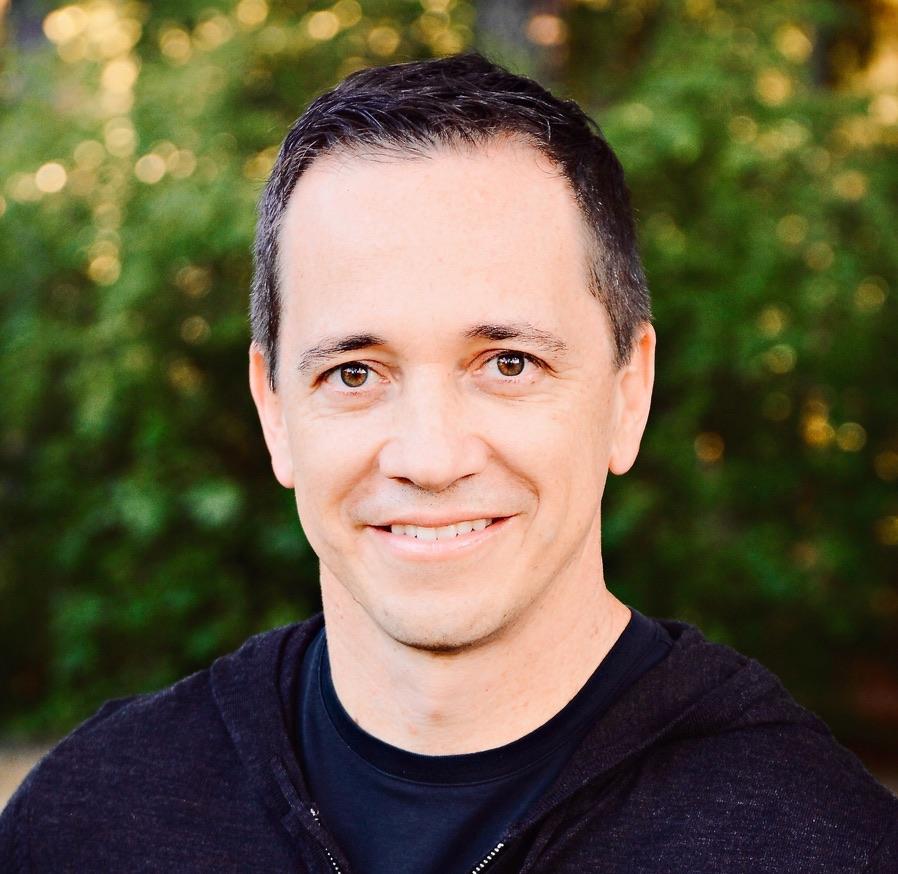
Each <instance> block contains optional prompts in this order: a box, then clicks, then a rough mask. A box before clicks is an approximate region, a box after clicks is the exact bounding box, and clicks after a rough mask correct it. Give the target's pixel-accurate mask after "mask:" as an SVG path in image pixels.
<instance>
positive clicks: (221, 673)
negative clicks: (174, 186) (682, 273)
mask: <svg viewBox="0 0 898 874" xmlns="http://www.w3.org/2000/svg"><path fill="white" fill-rule="evenodd" d="M252 295H253V296H252V324H253V338H254V339H253V343H252V345H251V347H250V365H249V371H250V387H251V391H252V395H253V398H254V400H255V403H256V406H257V409H258V412H259V416H260V420H261V424H262V428H263V431H264V436H265V440H266V443H267V446H268V449H269V451H270V453H271V460H272V467H273V470H274V474H275V476H276V478H277V480H278V481H279V482H280V483H281V485H283V486H284V487H286V488H290V489H293V490H294V491H295V495H296V504H297V510H298V513H299V519H300V521H301V523H302V527H303V530H304V531H305V533H306V536H307V537H308V540H309V542H310V544H311V545H312V547H313V548H314V550H315V552H316V554H317V555H318V557H319V559H320V568H321V575H320V576H321V593H322V601H323V606H324V611H323V617H322V616H318V617H314V618H312V619H310V620H308V621H306V622H303V623H298V624H295V625H291V626H288V627H285V628H280V629H275V630H273V631H270V632H267V633H264V634H261V635H258V636H257V637H255V638H252V639H251V640H249V641H248V642H247V643H246V644H245V645H244V646H243V647H242V648H241V649H240V650H239V651H238V652H236V653H234V654H232V655H229V656H227V657H224V658H222V659H219V660H218V661H216V662H215V663H214V664H213V665H212V666H211V668H210V669H208V670H205V671H201V672H199V673H197V674H194V675H192V676H190V677H187V678H186V679H184V680H182V681H180V682H179V683H176V684H175V685H174V686H172V687H170V688H168V689H165V690H163V691H161V692H157V693H155V694H149V695H141V696H135V697H133V698H128V699H121V700H117V701H112V702H109V703H107V704H106V705H105V706H104V707H103V708H102V709H101V710H100V711H99V712H98V713H97V714H96V715H95V716H94V717H93V718H92V719H90V720H88V721H87V722H86V723H85V724H84V725H82V726H81V727H80V728H79V729H77V730H76V731H75V732H74V733H73V734H71V735H70V736H69V737H68V738H66V739H65V740H64V741H62V743H61V744H60V745H59V746H57V748H56V749H55V750H54V751H53V752H51V753H50V754H49V756H48V757H47V758H45V759H44V760H43V761H42V762H41V763H40V764H39V765H38V766H37V767H36V768H35V770H34V771H33V772H32V774H31V775H29V777H28V778H27V780H26V782H25V784H24V785H23V787H22V788H21V789H20V791H19V792H18V793H17V795H16V796H15V797H14V799H13V800H12V802H11V803H10V806H9V808H8V810H7V811H6V813H5V814H4V816H3V819H2V821H0V848H2V852H0V858H2V859H3V864H4V869H3V870H10V871H54V872H55V871H91V872H93V871H132V870H141V871H179V872H181V871H213V870H214V871H303V872H305V871H308V872H327V871H338V872H344V874H346V872H349V871H354V872H362V874H377V872H409V874H411V872H415V874H421V872H432V874H437V872H439V874H453V872H459V874H463V872H469V871H470V872H481V871H490V872H498V871H505V872H512V871H514V872H518V871H530V872H571V874H573V872H593V871H594V872H653V874H655V872H700V871H707V872H712V871H713V872H720V871H745V872H771V871H789V872H793V871H794V872H798V871H801V872H815V874H817V872H861V871H864V872H886V871H896V870H898V800H896V799H895V798H894V797H893V796H892V795H891V794H890V793H889V792H888V791H887V790H886V789H885V788H883V787H882V786H880V785H879V784H878V783H876V781H875V780H874V779H873V778H872V777H871V776H870V775H869V774H868V773H867V772H866V770H865V769H864V768H863V766H862V765H861V763H860V762H859V761H858V760H857V758H856V757H855V756H853V755H852V754H851V753H849V752H848V751H847V750H845V749H844V748H843V747H841V746H839V745H838V744H837V743H836V742H835V740H834V739H833V738H832V736H831V734H830V733H829V732H828V730H827V728H826V726H824V725H823V724H822V723H821V722H820V721H819V720H818V719H817V718H816V717H815V716H813V715H812V714H811V713H809V712H808V711H806V710H804V709H802V708H801V707H800V706H799V705H798V704H796V703H795V702H794V701H793V700H792V699H791V698H790V697H789V695H788V694H787V693H786V691H785V690H784V689H783V688H782V686H781V685H780V683H779V682H778V680H777V679H776V678H775V677H774V676H773V675H771V674H770V673H769V672H767V671H766V670H765V669H764V668H763V667H761V666H760V665H759V664H758V663H757V662H755V661H753V660H750V659H747V658H745V657H744V656H741V655H739V654H738V653H736V652H734V651H733V650H731V649H729V648H727V647H723V646H719V645H715V644H711V643H709V642H708V641H707V640H705V638H704V637H703V636H702V634H701V633H700V632H699V631H698V629H696V628H694V627H692V626H690V625H687V624H686V623H683V622H677V621H672V620H664V621H660V620H654V619H650V618H648V617H646V616H644V615H642V614H641V613H639V611H637V610H635V609H633V608H631V607H628V606H627V605H625V604H622V603H621V602H620V601H619V600H618V599H617V598H615V597H614V596H613V595H612V594H611V593H610V592H609V591H608V589H607V588H606V585H605V580H604V577H603V572H602V558H601V552H600V542H601V537H600V530H601V514H600V502H601V497H602V493H603V490H604V485H605V478H606V476H607V472H608V471H610V472H611V473H614V474H624V473H626V471H627V470H628V469H629V468H630V467H631V466H632V464H633V462H634V460H635V458H636V455H637V452H638V449H639V443H640V439H641V436H642V433H643V429H644V427H645V424H646V420H647V417H648V412H649V404H650V397H651V391H652V383H653V375H654V350H655V333H654V330H653V328H652V325H651V317H650V308H649V298H648V292H647V289H646V285H645V281H644V278H643V273H642V269H641V266H640V262H639V257H638V254H637V251H636V246H635V240H634V232H633V225H632V218H631V214H630V209H629V205H628V198H627V194H626V189H625V186H624V181H623V175H622V171H621V168H620V166H619V164H618V162H617V160H616V159H615V157H614V155H613V154H612V152H611V150H610V148H609V147H608V145H607V143H605V141H604V140H603V139H602V137H601V135H600V134H599V133H598V131H597V130H596V129H595V128H593V127H591V126H590V124H589V122H588V120H587V118H586V117H585V116H584V115H583V113H582V112H581V110H580V109H579V108H578V107H577V106H575V105H574V104H572V103H566V102H562V101H560V100H558V99H556V98H554V97H553V96H551V95H550V94H548V93H547V92H546V91H544V90H543V89H542V88H540V87H539V86H538V85H537V84H535V83H534V82H532V81H530V80H527V79H523V78H520V77H517V76H514V75H511V74H510V73H508V72H506V71H505V70H502V69H501V68H499V67H496V66H494V65H492V64H491V63H489V62H488V61H486V60H485V59H483V58H482V57H480V56H477V55H464V56H456V57H452V58H446V59H442V60H435V61H427V62H421V63H412V64H405V65H395V66H392V67H386V68H382V69H372V70H367V71H364V72H360V73H357V74H355V75H353V76H350V77H349V78H348V79H347V80H346V81H344V82H343V83H342V84H341V85H339V86H338V87H337V88H336V89H334V90H333V91H331V92H328V93H326V94H324V95H323V96H321V97H320V98H318V99H317V100H316V101H315V102H314V103H313V104H312V105H311V106H310V107H309V109H308V110H307V111H306V113H305V114H304V115H303V116H302V117H301V118H300V119H299V120H298V121H297V123H296V124H295V125H294V127H293V128H292V129H291V131H290V133H289V134H288V136H287V138H286V140H285V142H284V144H283V147H282V149H281V152H280V155H279V157H278V160H277V162H276V165H275V167H274V170H273V171H272V174H271V178H270V180H269V183H268V187H267V189H266V191H265V193H264V195H263V198H262V203H261V210H260V219H259V226H258V232H257V246H256V274H255V279H254V285H253V292H252ZM658 584H659V585H663V581H662V580H659V581H658Z"/></svg>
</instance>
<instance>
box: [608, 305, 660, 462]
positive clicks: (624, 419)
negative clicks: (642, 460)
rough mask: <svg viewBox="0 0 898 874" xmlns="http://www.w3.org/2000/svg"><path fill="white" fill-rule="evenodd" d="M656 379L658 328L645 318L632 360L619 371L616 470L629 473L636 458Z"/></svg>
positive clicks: (611, 459) (614, 442)
mask: <svg viewBox="0 0 898 874" xmlns="http://www.w3.org/2000/svg"><path fill="white" fill-rule="evenodd" d="M654 383H655V329H654V328H653V327H652V325H651V324H650V323H649V322H643V323H642V324H641V325H640V326H639V328H637V331H636V337H635V338H634V340H633V346H632V351H631V353H630V360H629V361H628V362H627V363H626V364H625V365H624V366H623V367H622V368H621V369H620V371H618V373H617V385H616V388H615V391H616V393H617V398H616V402H617V422H616V424H615V429H614V433H613V434H612V439H611V454H610V457H609V460H608V469H609V470H610V471H611V472H612V473H613V474H617V475H618V476H620V475H622V474H625V473H626V472H627V471H628V470H629V469H630V468H631V467H632V466H633V462H634V461H636V456H637V455H638V454H639V443H640V441H641V440H642V434H643V431H644V430H645V423H646V422H647V421H648V418H649V407H650V405H651V402H652V386H653V385H654Z"/></svg>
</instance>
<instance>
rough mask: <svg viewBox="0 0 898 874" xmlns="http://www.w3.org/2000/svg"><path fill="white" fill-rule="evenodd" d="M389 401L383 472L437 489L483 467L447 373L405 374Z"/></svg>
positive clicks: (479, 445)
mask: <svg viewBox="0 0 898 874" xmlns="http://www.w3.org/2000/svg"><path fill="white" fill-rule="evenodd" d="M394 404H395V406H394V415H393V417H392V422H391V433H390V435H389V438H388V439H387V440H386V442H385V443H384V444H383V448H382V449H381V452H380V459H379V461H380V471H381V473H383V474H384V475H385V476H388V477H391V478H392V479H397V480H402V481H404V482H406V483H412V484H414V485H416V486H418V487H419V488H422V489H426V490H427V491H431V492H441V491H443V490H444V489H447V488H448V487H449V486H451V485H452V484H453V483H454V482H456V481H457V480H459V479H462V478H463V477H466V476H470V475H471V474H474V473H478V472H480V471H481V470H483V468H484V465H485V464H486V457H487V451H486V447H485V445H484V443H483V441H482V440H481V439H480V438H479V437H478V436H477V435H476V434H475V433H474V432H473V430H472V429H471V421H470V418H471V415H470V414H471V410H470V409H467V408H466V405H465V401H464V398H463V397H462V393H461V391H460V390H459V388H458V386H457V385H456V384H455V383H454V381H453V379H452V377H451V376H447V375H446V374H445V373H444V372H442V371H439V370H437V369H436V368H434V369H433V370H432V371H430V372H427V373H418V374H415V375H414V376H411V375H410V376H409V377H408V379H407V380H406V383H405V385H404V386H403V387H402V391H401V392H400V393H399V396H398V397H397V398H396V399H395V401H394Z"/></svg>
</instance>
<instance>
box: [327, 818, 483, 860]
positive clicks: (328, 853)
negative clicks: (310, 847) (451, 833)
mask: <svg viewBox="0 0 898 874" xmlns="http://www.w3.org/2000/svg"><path fill="white" fill-rule="evenodd" d="M309 813H311V814H312V819H314V820H315V822H317V823H318V825H321V820H320V819H319V818H318V811H317V810H316V809H315V808H314V807H310V808H309ZM321 847H322V849H323V850H324V852H325V854H326V855H327V860H328V861H329V862H330V863H331V867H332V868H333V869H334V871H335V872H336V874H342V872H341V869H340V866H339V865H338V864H337V860H336V859H335V858H334V857H333V856H332V855H331V851H330V850H329V849H328V848H327V847H326V846H325V845H324V844H322V845H321ZM478 870H479V869H478Z"/></svg>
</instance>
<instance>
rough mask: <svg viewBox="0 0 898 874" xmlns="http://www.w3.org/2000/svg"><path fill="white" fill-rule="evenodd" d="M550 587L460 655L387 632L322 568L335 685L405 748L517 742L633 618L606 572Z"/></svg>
mask: <svg viewBox="0 0 898 874" xmlns="http://www.w3.org/2000/svg"><path fill="white" fill-rule="evenodd" d="M578 576H579V577H580V578H579V579H578V578H575V579H572V580H569V581H567V582H566V583H565V584H564V585H561V584H559V585H554V586H551V587H549V588H550V591H549V592H548V593H547V597H546V599H545V600H546V601H550V602H551V603H545V604H540V603H536V604H533V605H531V607H530V608H529V609H528V610H527V611H525V614H524V615H522V616H521V617H520V618H519V619H518V620H517V621H516V622H514V623H513V624H510V625H509V626H508V627H506V628H504V629H502V630H500V631H499V633H497V634H496V635H493V636H492V637H491V638H490V639H489V640H488V641H486V642H484V643H482V644H481V645H479V646H475V647H471V648H468V649H465V650H463V651H460V652H457V653H451V654H443V653H439V654H437V653H433V652H429V651H423V650H419V649H415V648H412V647H409V646H406V645H404V644H402V643H399V642H397V641H396V640H394V639H393V638H391V637H389V636H388V635H387V634H385V633H384V632H383V631H382V630H381V629H380V628H379V627H378V626H377V625H376V623H374V622H373V620H372V619H371V617H370V616H368V614H367V613H366V612H365V611H364V609H363V608H362V607H361V606H360V605H359V604H358V603H357V602H356V601H355V600H353V599H352V597H351V596H349V594H348V593H347V592H346V590H345V588H344V587H343V586H342V585H341V584H340V583H339V582H338V581H337V580H335V579H334V578H333V577H330V576H329V575H328V574H327V573H326V572H325V571H324V569H322V601H323V605H324V615H325V627H326V628H327V640H328V654H329V658H330V665H331V673H332V675H333V681H334V688H335V689H336V692H337V696H338V697H339V699H340V702H341V704H342V705H343V707H344V708H345V709H346V711H347V712H348V713H349V715H350V716H351V717H352V718H353V719H354V720H355V721H356V722H357V723H358V725H359V726H360V727H361V728H363V729H364V730H365V731H367V732H368V733H369V734H371V735H374V736H375V737H377V738H379V739H380V740H383V741H385V742H386V743H389V744H391V745H393V746H396V747H399V748H400V749H404V750H408V751H410V752H416V753H421V754H424V755H458V754H462V753H472V752H479V751H481V750H486V749H492V748H494V747H499V746H503V745H505V744H507V743H511V742H512V741H514V740H517V739H518V738H520V737H523V736H524V735H525V734H528V733H529V732H531V731H533V730H534V729H536V728H538V727H539V726H540V725H542V724H543V723H545V722H547V721H548V720H549V719H551V718H552V717H553V716H554V715H555V714H556V713H558V711H560V710H561V709H562V708H563V707H564V706H565V705H566V704H567V703H568V702H569V701H570V700H571V699H572V698H573V697H574V696H575V695H576V694H577V692H578V691H579V690H580V689H581V688H582V687H583V685H584V684H585V683H586V681H587V680H588V679H589V677H590V675H591V674H592V673H593V671H595V669H596V667H597V666H598V665H599V663H600V662H601V661H602V660H603V659H604V658H605V656H606V655H607V654H608V652H609V650H610V649H611V647H612V646H613V645H614V643H615V641H616V640H617V638H618V637H619V636H620V634H621V632H622V631H623V629H624V628H625V627H626V624H627V622H628V621H629V619H630V610H629V608H628V607H626V606H625V605H624V604H622V603H621V602H620V601H618V600H617V598H615V597H614V596H613V595H612V594H611V593H610V592H608V590H607V589H606V588H605V584H604V580H603V579H602V575H601V568H600V572H599V575H598V578H596V576H594V575H592V576H591V577H589V578H585V577H583V576H582V575H578Z"/></svg>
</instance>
